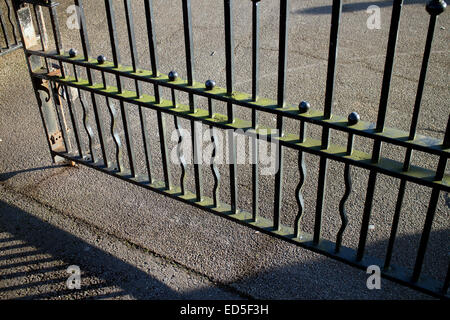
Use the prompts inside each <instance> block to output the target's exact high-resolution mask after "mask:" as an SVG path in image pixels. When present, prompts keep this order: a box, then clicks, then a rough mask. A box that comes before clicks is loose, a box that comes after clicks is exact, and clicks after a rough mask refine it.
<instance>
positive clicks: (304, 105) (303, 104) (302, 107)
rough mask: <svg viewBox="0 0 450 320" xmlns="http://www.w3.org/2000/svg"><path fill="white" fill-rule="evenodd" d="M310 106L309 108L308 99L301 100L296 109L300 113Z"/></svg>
mask: <svg viewBox="0 0 450 320" xmlns="http://www.w3.org/2000/svg"><path fill="white" fill-rule="evenodd" d="M310 108H311V105H310V104H309V102H308V101H302V102H300V104H299V105H298V110H299V111H300V113H306V112H308V111H309V109H310Z"/></svg>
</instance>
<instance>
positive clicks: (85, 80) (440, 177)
mask: <svg viewBox="0 0 450 320" xmlns="http://www.w3.org/2000/svg"><path fill="white" fill-rule="evenodd" d="M180 1H181V2H182V13H183V26H184V31H183V32H184V39H185V57H186V66H187V70H186V72H187V80H184V79H180V78H179V77H178V74H177V73H176V72H175V71H171V72H170V73H168V75H165V74H162V73H160V70H159V67H158V55H157V50H156V36H155V32H154V30H155V28H154V18H153V16H154V12H153V6H152V0H143V3H144V6H145V16H146V29H147V33H148V45H149V51H150V60H151V70H144V69H141V68H140V67H139V62H138V53H137V49H136V43H135V42H136V40H135V33H134V32H135V31H134V24H133V16H132V12H131V10H130V8H131V7H130V6H131V0H124V1H123V3H124V9H125V17H126V23H127V34H128V40H129V46H130V52H131V60H132V66H123V65H121V59H120V54H119V49H118V37H117V30H116V24H115V13H114V10H113V4H112V0H105V8H106V16H107V22H108V30H109V34H108V35H107V36H108V37H109V40H110V45H111V50H112V61H108V60H107V59H106V58H105V57H104V56H99V57H98V58H97V59H94V58H93V57H92V56H91V51H90V43H89V39H88V33H87V28H88V27H89V24H88V22H87V21H86V18H85V14H84V9H83V3H82V1H81V0H75V2H74V3H75V5H76V6H77V8H78V18H79V23H80V25H79V26H80V28H79V29H80V39H81V43H80V48H78V49H80V50H81V54H78V53H77V51H76V49H71V50H70V51H68V52H64V51H63V47H62V43H61V35H60V32H59V22H58V17H57V14H56V6H57V3H55V2H54V1H52V0H47V1H45V0H15V1H13V2H14V9H15V13H16V17H17V19H18V21H19V23H21V22H20V17H19V12H20V10H23V9H21V8H24V7H25V8H27V7H28V6H29V8H32V9H33V10H34V12H35V13H36V12H37V11H36V9H37V8H38V9H40V8H43V9H46V10H48V14H49V17H50V22H51V30H52V39H53V41H54V45H55V50H49V49H48V48H49V45H48V41H49V40H48V39H47V37H46V36H45V35H44V33H43V32H42V30H43V28H44V27H45V26H44V25H43V21H42V20H41V19H39V18H38V17H37V15H35V17H36V21H37V24H36V25H37V31H38V33H39V35H40V39H41V41H40V45H35V46H34V47H29V46H25V48H24V51H25V54H26V57H27V63H28V67H29V71H30V75H31V78H32V80H33V84H34V88H35V91H36V97H37V100H38V103H39V110H40V112H41V117H42V120H43V124H44V129H45V134H46V136H47V137H48V146H49V149H50V152H51V155H52V157H53V158H54V159H55V158H56V157H62V158H65V159H68V160H70V161H74V162H77V163H80V164H83V165H86V166H89V167H91V168H95V169H97V170H99V171H102V172H105V173H107V174H109V175H112V176H115V177H118V178H120V179H123V180H126V181H129V182H132V183H134V184H136V185H139V186H142V187H144V188H147V189H149V190H152V191H155V192H157V193H160V194H163V195H166V196H168V197H170V198H173V199H176V200H178V201H182V202H185V203H188V204H190V205H192V206H195V207H198V208H201V209H203V210H206V211H209V212H211V213H214V214H217V215H219V216H222V217H224V218H227V219H230V220H232V221H235V222H238V223H240V224H242V225H245V226H248V227H250V228H253V229H256V230H259V231H261V232H264V233H266V234H269V235H271V236H274V237H277V238H279V239H282V240H285V241H288V242H290V243H293V244H295V245H298V246H300V247H303V248H306V249H308V250H312V251H314V252H317V253H320V254H323V255H325V256H327V257H331V258H333V259H336V260H339V261H342V262H345V263H347V264H349V265H352V266H354V267H357V268H360V269H363V270H366V269H367V268H368V267H369V266H371V265H378V266H380V267H381V274H382V276H383V277H385V278H387V279H390V280H393V281H396V282H398V283H401V284H403V285H406V286H409V287H411V288H414V289H417V290H420V291H422V292H425V293H428V294H431V295H433V296H436V297H441V298H448V293H447V292H448V287H449V282H450V268H449V269H448V271H447V274H446V275H445V280H444V281H443V282H442V281H437V280H435V279H434V278H433V277H429V276H427V275H424V274H422V267H423V261H424V257H425V254H426V250H427V245H428V242H429V236H430V232H431V230H432V223H433V219H434V216H435V212H436V206H437V200H438V197H439V194H440V192H441V191H442V192H449V191H450V176H449V175H448V174H446V173H445V171H446V165H447V160H448V156H449V153H450V118H449V120H448V124H447V127H446V129H445V135H444V137H443V139H442V140H440V139H434V138H431V137H425V136H421V135H418V134H416V130H417V123H418V119H419V113H420V106H421V99H422V93H423V90H424V85H425V77H426V73H427V66H428V62H429V57H430V51H431V46H432V40H433V35H434V31H435V26H436V20H437V17H438V15H440V14H441V13H442V12H443V11H444V9H445V7H446V4H445V2H444V1H441V0H432V1H430V2H429V3H428V4H427V6H426V10H427V12H428V13H429V15H430V20H429V29H428V34H427V40H426V44H425V51H424V54H423V64H422V69H421V72H420V80H419V85H418V89H417V95H416V103H415V105H414V108H413V117H412V122H411V125H410V130H409V132H404V131H401V130H396V129H391V128H387V127H385V120H386V114H387V108H388V98H389V91H390V87H391V77H392V72H393V65H394V57H395V51H396V44H397V35H398V29H399V23H400V14H401V11H402V5H403V0H394V1H393V10H392V18H391V26H390V32H389V40H388V48H387V53H386V62H385V69H384V76H383V83H382V92H381V99H380V103H379V109H378V119H377V122H376V124H372V123H369V122H364V121H361V120H360V118H359V115H358V114H357V113H356V112H354V113H352V114H350V115H349V116H348V117H340V116H337V115H334V114H333V115H332V106H333V99H334V94H335V90H334V86H335V67H336V59H337V55H338V40H339V27H340V19H341V13H342V1H341V0H333V1H332V3H333V5H332V15H331V31H330V45H329V59H328V73H327V81H326V95H325V107H324V111H323V112H322V111H315V110H314V109H310V105H309V103H308V102H306V101H302V102H301V103H300V104H299V105H291V104H289V103H287V102H286V101H285V96H286V94H285V89H286V84H285V82H286V74H287V67H286V66H287V48H288V16H289V0H280V26H279V56H278V90H277V91H278V93H277V97H276V99H275V100H270V99H265V98H262V97H259V90H258V88H259V85H258V84H259V62H260V57H259V47H260V44H259V7H260V6H264V1H262V2H261V1H260V0H252V1H251V0H248V2H249V6H251V7H252V12H253V15H252V30H253V31H252V35H253V37H252V41H253V42H252V52H253V55H252V75H251V79H252V93H251V94H246V93H240V92H236V91H234V90H233V89H234V61H233V60H234V58H233V57H234V34H233V23H232V13H231V12H232V4H233V1H232V0H224V1H223V4H224V12H225V26H224V27H225V54H226V66H225V70H226V88H220V87H218V86H216V85H215V82H214V81H213V80H208V81H206V82H205V83H204V84H203V83H198V82H195V81H194V63H193V33H192V17H191V1H190V0H180ZM27 10H30V9H27ZM21 35H22V37H23V33H22V34H21ZM22 42H23V38H22ZM52 62H55V63H52ZM94 74H97V75H100V80H98V79H95V77H94ZM96 80H98V81H96ZM111 80H112V81H111ZM130 80H131V82H132V83H133V87H134V88H133V89H132V90H126V89H124V87H125V85H124V82H125V81H130ZM144 83H145V84H151V85H152V86H153V95H148V94H146V93H145V90H144V89H143V88H142V84H144ZM164 88H166V89H168V90H170V94H171V95H170V98H168V99H164V98H163V94H162V93H161V92H162V90H163V89H164ZM181 93H184V94H187V95H188V97H189V103H188V104H187V105H184V104H182V103H180V102H179V101H178V99H177V95H179V94H181ZM199 97H203V98H206V99H207V101H208V104H207V105H208V107H207V108H199V107H198V105H197V104H196V99H198V98H199ZM61 98H64V100H66V102H65V103H64V102H63V101H62V99H61ZM75 99H79V100H80V105H81V108H82V113H83V115H82V118H83V126H84V131H85V132H86V134H85V135H82V132H81V131H82V130H81V129H80V126H79V124H78V123H77V119H78V118H77V117H78V116H77V114H76V112H77V110H76V108H75V106H74V100H75ZM100 99H102V101H106V104H107V107H108V111H109V115H110V120H109V123H110V126H109V128H106V127H105V126H107V125H106V123H105V122H104V121H103V120H102V118H101V116H100V115H99V111H98V103H99V100H100ZM217 101H220V102H222V103H225V104H226V105H227V109H226V110H227V112H226V113H227V114H226V115H222V114H218V113H216V110H215V107H214V103H215V102H217ZM114 104H115V105H117V106H118V109H116V107H115V106H114ZM88 106H91V107H92V111H93V117H94V120H95V124H96V126H95V128H93V127H91V126H90V125H89V122H88V119H87V118H88V114H89V111H88ZM131 106H132V107H134V108H137V109H138V111H139V116H140V124H139V125H140V130H141V134H142V137H143V141H144V143H143V148H144V154H145V165H146V174H144V175H142V174H138V173H137V169H136V162H135V154H134V151H135V150H136V148H137V146H136V145H135V144H134V141H133V136H132V134H131V133H130V131H129V128H130V117H129V114H128V112H129V109H130V107H131ZM235 107H239V108H245V109H249V110H251V119H238V118H236V117H235V113H234V108H235ZM144 109H151V110H155V111H156V114H157V121H156V122H157V123H156V125H157V126H158V129H157V130H158V135H159V144H160V148H161V149H160V150H161V152H162V154H161V157H162V167H163V168H162V171H163V175H164V181H156V180H155V179H154V177H153V175H152V173H153V171H152V159H151V156H150V152H149V150H150V148H151V147H152V146H151V145H150V143H149V138H148V133H149V131H150V130H151V128H150V127H149V125H148V123H146V121H144V118H143V116H142V112H143V110H144ZM65 112H67V113H68V115H69V116H68V119H66V118H65V116H64V114H65ZM262 113H267V114H271V115H274V116H275V115H276V128H267V127H264V126H262V125H259V124H258V116H259V115H260V114H262ZM119 116H120V118H121V120H122V121H121V124H120V125H121V126H122V132H120V133H119V131H118V129H117V127H118V125H119V123H118V122H119ZM167 116H169V117H171V118H173V120H174V124H175V127H176V129H177V132H178V138H179V142H182V141H183V140H185V139H186V136H185V135H184V134H183V132H184V131H183V130H181V129H182V128H181V123H180V119H186V120H188V121H189V124H190V132H191V136H192V140H191V141H190V143H191V145H192V149H193V151H194V152H193V154H194V155H193V157H194V175H195V190H194V192H190V191H187V190H186V184H185V178H186V162H185V158H184V156H185V155H183V154H182V153H181V152H180V151H178V153H177V156H178V158H179V165H180V168H181V176H180V179H179V181H177V182H176V183H175V182H174V181H171V174H170V168H171V163H170V161H169V155H168V150H167V137H166V134H167V133H166V128H165V118H166V117H167ZM285 119H295V120H296V121H298V122H299V123H300V132H299V134H292V133H288V132H285V130H284V129H285V126H284V120H285ZM196 123H203V124H204V125H206V126H208V127H210V128H211V129H212V130H211V137H210V139H211V143H212V145H213V148H212V152H211V161H210V163H209V164H208V166H209V168H208V170H211V175H212V177H213V179H214V188H213V192H212V194H213V196H212V197H211V198H210V197H206V196H205V195H204V192H203V185H204V184H203V181H204V178H202V174H203V173H204V172H203V170H202V169H204V168H203V167H202V166H201V164H200V161H196V160H198V159H197V158H198V157H199V154H200V151H199V150H198V148H199V146H198V141H197V139H196V138H195V137H196V136H197V135H198V129H197V127H196V125H195V124H196ZM307 124H312V125H316V126H319V127H320V128H321V131H322V136H321V139H320V140H317V139H313V138H310V137H308V134H307ZM215 129H225V130H231V131H229V132H231V134H230V139H229V140H228V146H227V148H228V150H229V156H230V163H229V164H228V169H229V175H230V185H229V190H230V195H231V196H230V203H229V204H227V203H225V202H224V201H221V200H220V199H219V195H220V189H221V185H220V182H221V178H220V174H219V170H218V169H217V166H216V164H215V162H214V159H215V156H216V151H217V150H216V148H217V137H216V134H215ZM332 130H334V131H339V132H343V133H345V134H346V135H347V137H348V140H347V144H346V145H343V146H341V145H335V144H332V143H331V141H330V140H331V132H332ZM234 133H239V134H244V135H246V136H249V137H250V139H251V141H252V145H253V150H254V152H253V158H254V160H255V161H254V163H253V164H252V186H253V188H252V195H253V197H252V210H251V211H250V212H246V211H244V210H240V208H238V206H237V198H238V188H237V187H238V183H237V181H238V175H237V167H236V156H237V155H236V137H235V135H234ZM107 136H112V141H113V144H111V143H108V141H107V140H108V139H107ZM121 136H123V137H124V144H123V143H122V141H121ZM71 137H72V138H71ZM83 137H85V138H84V140H86V141H85V145H86V146H87V150H83V149H86V148H83ZM355 137H364V138H366V139H368V140H369V141H371V142H372V143H373V149H372V152H371V153H366V152H362V151H358V150H355V149H354V147H353V145H354V139H355ZM94 139H97V140H98V141H99V145H100V148H99V150H98V151H96V150H94V149H95V148H94V147H93V141H94ZM258 140H266V141H267V140H270V141H271V142H272V143H274V144H275V151H276V152H275V154H276V156H275V158H276V163H277V168H279V169H278V170H277V171H276V174H275V193H274V212H273V216H272V218H270V219H269V218H266V217H262V216H260V215H259V211H258V210H259V206H258V204H259V198H258V195H259V176H258V172H259V168H258V159H257V155H258V152H257V149H258V143H257V141H258ZM72 142H73V143H72ZM383 144H390V145H394V146H399V147H402V148H404V149H405V150H406V153H405V158H404V161H403V162H399V161H395V160H392V159H388V158H384V157H382V156H381V151H382V146H383ZM286 148H289V149H294V150H296V151H297V152H298V169H299V172H300V181H299V182H298V186H297V188H296V190H292V192H295V195H296V198H297V203H298V214H297V216H296V219H295V223H294V224H293V225H291V226H286V225H283V224H281V223H280V214H281V204H282V184H283V181H284V178H283V166H284V165H283V162H284V157H283V154H284V150H286ZM125 150H126V152H125ZM413 151H420V152H424V153H427V154H432V155H435V156H437V157H438V158H439V161H438V166H437V168H436V169H435V170H430V169H426V168H423V167H420V166H413V165H412V164H411V161H412V158H413ZM305 154H313V155H316V156H318V157H319V158H320V164H319V176H318V177H319V178H318V189H317V200H316V208H315V220H314V221H315V222H314V232H313V233H311V234H309V233H305V232H303V231H302V230H301V229H302V228H301V226H302V225H301V222H302V215H303V212H304V200H303V196H302V187H303V185H304V182H305V176H306V166H305V161H304V159H305ZM329 160H334V161H337V162H341V163H344V164H345V169H344V172H343V174H344V181H345V194H344V196H343V198H342V200H341V202H340V205H339V208H337V210H338V211H339V214H340V219H341V226H340V229H339V232H338V233H337V235H336V238H335V240H334V241H330V240H327V239H324V238H323V237H322V236H321V234H322V224H323V223H322V222H323V218H324V209H323V208H324V201H325V185H326V182H327V167H328V163H329ZM352 167H359V168H362V169H365V170H368V171H369V181H368V185H367V191H366V194H365V202H364V209H363V213H362V222H361V230H360V232H359V234H358V246H357V248H356V250H355V249H352V248H348V247H345V246H343V245H342V238H343V235H344V233H345V231H346V227H347V223H348V217H347V214H346V201H347V199H348V197H349V194H350V193H351V191H352V183H351V168H352ZM380 175H387V176H390V177H394V178H397V179H399V180H400V188H399V193H398V196H397V203H396V209H395V213H394V219H393V221H392V224H391V232H390V238H389V243H388V248H387V252H386V256H385V259H384V260H379V259H375V258H371V257H368V256H367V255H365V249H366V242H367V236H368V230H369V227H370V218H371V212H372V206H373V201H374V192H375V185H376V182H377V177H379V176H380ZM407 183H408V184H418V185H421V186H426V187H428V188H430V189H431V190H432V191H431V198H430V200H429V205H428V211H427V212H426V218H425V223H424V226H423V231H422V234H421V239H420V245H419V248H418V252H417V255H416V257H415V263H414V265H413V266H412V272H410V271H409V270H408V267H406V266H404V267H402V266H395V265H392V264H391V257H392V254H393V249H394V243H395V241H396V235H397V229H398V225H399V221H400V213H401V208H402V202H403V199H404V193H405V186H406V184H407ZM442 259H448V257H442Z"/></svg>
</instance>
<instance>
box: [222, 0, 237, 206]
mask: <svg viewBox="0 0 450 320" xmlns="http://www.w3.org/2000/svg"><path fill="white" fill-rule="evenodd" d="M223 4H224V13H225V16H224V23H225V61H226V66H225V69H226V87H227V95H229V96H231V95H232V93H233V83H234V33H233V1H232V0H224V2H223ZM227 117H228V123H233V121H234V111H233V104H232V103H231V102H228V103H227ZM228 138H229V139H228V147H229V150H230V158H229V162H230V163H229V169H230V193H231V211H232V212H233V213H234V212H236V210H237V201H238V200H237V199H238V191H237V167H236V165H237V164H236V144H235V142H236V137H235V135H234V133H233V132H232V131H231V130H230V131H229V135H228Z"/></svg>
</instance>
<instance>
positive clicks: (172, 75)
mask: <svg viewBox="0 0 450 320" xmlns="http://www.w3.org/2000/svg"><path fill="white" fill-rule="evenodd" d="M168 77H169V81H175V80H177V78H178V73H177V72H176V71H170V72H169V74H168Z"/></svg>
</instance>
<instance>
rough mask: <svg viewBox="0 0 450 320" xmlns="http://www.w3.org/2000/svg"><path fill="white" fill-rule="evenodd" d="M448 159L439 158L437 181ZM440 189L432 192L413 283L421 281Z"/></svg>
mask: <svg viewBox="0 0 450 320" xmlns="http://www.w3.org/2000/svg"><path fill="white" fill-rule="evenodd" d="M442 147H443V148H444V149H446V148H450V117H449V118H448V121H447V128H446V130H445V137H444V142H443V144H442ZM447 160H448V157H447V156H446V155H441V157H440V158H439V163H438V167H437V170H436V175H435V177H434V180H435V181H441V180H442V179H443V177H444V174H445V167H446V165H447ZM439 193H440V189H439V187H434V188H433V190H432V191H431V198H430V203H429V205H428V212H427V216H426V218H425V224H424V227H423V231H422V236H421V238H420V244H419V250H418V252H417V257H416V263H415V266H414V271H413V275H412V281H413V282H416V281H418V280H419V276H420V272H421V271H422V265H423V260H424V258H425V252H426V249H427V245H428V239H429V237H430V233H431V227H432V225H433V219H434V215H435V212H436V207H437V202H438V200H439Z"/></svg>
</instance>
